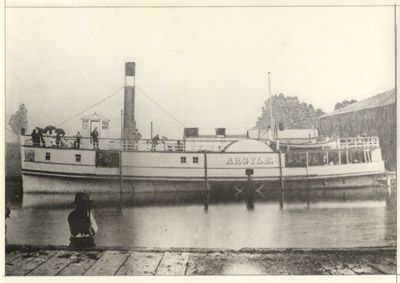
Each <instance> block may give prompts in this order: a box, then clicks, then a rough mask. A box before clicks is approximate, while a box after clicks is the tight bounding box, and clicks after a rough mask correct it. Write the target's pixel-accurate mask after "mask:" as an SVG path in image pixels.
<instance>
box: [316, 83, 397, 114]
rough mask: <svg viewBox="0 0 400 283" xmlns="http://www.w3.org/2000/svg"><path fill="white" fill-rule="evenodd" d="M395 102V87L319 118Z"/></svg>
mask: <svg viewBox="0 0 400 283" xmlns="http://www.w3.org/2000/svg"><path fill="white" fill-rule="evenodd" d="M395 102H396V96H395V93H394V89H391V90H388V91H385V92H382V93H379V94H377V95H374V96H372V97H370V98H367V99H364V100H361V101H359V102H356V103H353V104H350V105H349V106H346V107H344V108H342V109H339V110H336V111H333V112H331V113H328V114H325V115H322V116H321V117H319V118H324V117H329V116H334V115H339V114H344V113H349V112H355V111H360V110H364V109H370V108H376V107H381V106H385V105H389V104H394V103H395Z"/></svg>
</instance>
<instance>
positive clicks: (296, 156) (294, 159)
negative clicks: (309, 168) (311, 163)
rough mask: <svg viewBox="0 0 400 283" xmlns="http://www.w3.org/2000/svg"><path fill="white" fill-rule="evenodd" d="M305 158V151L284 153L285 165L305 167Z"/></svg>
mask: <svg viewBox="0 0 400 283" xmlns="http://www.w3.org/2000/svg"><path fill="white" fill-rule="evenodd" d="M306 159H307V157H306V153H305V152H287V153H285V166H286V167H306Z"/></svg>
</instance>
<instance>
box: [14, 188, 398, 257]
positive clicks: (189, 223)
mask: <svg viewBox="0 0 400 283" xmlns="http://www.w3.org/2000/svg"><path fill="white" fill-rule="evenodd" d="M18 186H20V185H18V184H8V186H7V189H8V190H7V191H8V193H7V203H8V206H9V207H10V208H11V219H8V220H7V239H8V242H9V243H10V244H32V245H33V244H39V245H68V243H69V241H68V238H69V228H68V223H67V216H68V214H69V212H70V211H71V210H73V208H74V207H73V206H72V205H71V203H72V201H73V199H74V195H68V194H52V195H42V194H18V193H15V188H18ZM11 190H12V191H13V192H10V191H11ZM91 198H92V199H93V200H94V203H93V214H94V216H95V218H96V221H97V224H98V226H99V232H98V234H97V235H96V240H95V241H96V244H97V245H98V246H124V247H204V248H232V249H239V248H242V247H258V248H304V247H310V248H311V247H315V248H331V247H359V246H395V245H396V218H395V215H396V205H395V203H393V201H387V200H386V191H385V190H384V189H377V188H368V189H357V190H355V189H351V190H329V191H328V190H327V191H311V192H310V193H309V194H307V193H296V194H295V193H290V192H287V193H286V194H285V199H284V202H283V207H282V206H280V202H279V193H277V192H275V193H273V192H268V193H266V192H265V193H264V196H263V197H259V198H258V199H256V200H255V202H254V208H253V209H249V208H247V205H246V201H245V200H240V199H237V198H235V197H234V194H233V193H232V194H228V195H223V196H222V195H211V196H210V203H209V207H208V209H207V210H206V209H204V199H205V198H204V195H202V194H197V195H194V194H183V193H180V194H176V193H173V194H141V195H138V194H124V195H122V196H120V195H119V194H102V195H96V194H91Z"/></svg>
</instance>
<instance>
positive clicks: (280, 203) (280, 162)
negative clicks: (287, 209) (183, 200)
mask: <svg viewBox="0 0 400 283" xmlns="http://www.w3.org/2000/svg"><path fill="white" fill-rule="evenodd" d="M278 153H279V175H280V194H279V196H280V198H279V207H280V209H283V200H284V182H283V173H282V152H281V151H280V150H279V151H278Z"/></svg>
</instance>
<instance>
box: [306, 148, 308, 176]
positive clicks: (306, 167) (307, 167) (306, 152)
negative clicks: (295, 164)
mask: <svg viewBox="0 0 400 283" xmlns="http://www.w3.org/2000/svg"><path fill="white" fill-rule="evenodd" d="M306 174H307V176H308V152H306Z"/></svg>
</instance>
